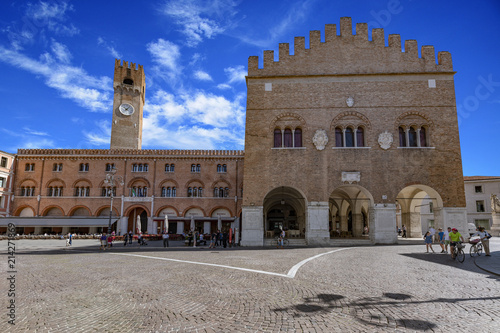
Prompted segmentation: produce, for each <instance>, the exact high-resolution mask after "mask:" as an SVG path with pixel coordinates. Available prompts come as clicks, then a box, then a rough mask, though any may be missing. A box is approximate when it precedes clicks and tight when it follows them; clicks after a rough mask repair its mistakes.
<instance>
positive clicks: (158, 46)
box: [147, 38, 182, 80]
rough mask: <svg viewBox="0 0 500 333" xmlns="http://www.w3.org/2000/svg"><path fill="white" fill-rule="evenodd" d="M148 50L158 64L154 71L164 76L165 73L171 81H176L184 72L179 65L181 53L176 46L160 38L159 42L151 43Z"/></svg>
mask: <svg viewBox="0 0 500 333" xmlns="http://www.w3.org/2000/svg"><path fill="white" fill-rule="evenodd" d="M147 50H148V52H149V53H150V54H151V56H152V57H153V61H154V62H155V63H156V64H157V67H156V68H153V71H154V72H156V73H157V74H158V75H160V76H162V74H163V73H164V74H165V75H166V76H167V77H168V78H169V79H171V80H175V79H176V78H177V77H178V75H179V74H180V73H181V72H182V67H181V65H180V64H179V59H180V56H181V52H180V50H179V46H177V45H176V44H174V43H172V42H169V41H167V40H164V39H162V38H159V39H158V41H157V42H151V43H149V44H148V45H147Z"/></svg>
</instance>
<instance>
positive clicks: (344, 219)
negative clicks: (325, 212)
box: [339, 212, 348, 232]
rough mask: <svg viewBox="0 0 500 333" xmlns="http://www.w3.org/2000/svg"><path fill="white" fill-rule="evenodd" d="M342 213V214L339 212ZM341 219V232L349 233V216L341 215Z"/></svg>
mask: <svg viewBox="0 0 500 333" xmlns="http://www.w3.org/2000/svg"><path fill="white" fill-rule="evenodd" d="M339 213H340V212H339ZM339 218H340V232H342V231H347V228H348V226H347V216H346V215H341V214H339Z"/></svg>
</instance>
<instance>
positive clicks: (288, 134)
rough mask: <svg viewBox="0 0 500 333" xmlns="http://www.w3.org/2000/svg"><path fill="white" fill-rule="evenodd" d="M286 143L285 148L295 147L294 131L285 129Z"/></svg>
mask: <svg viewBox="0 0 500 333" xmlns="http://www.w3.org/2000/svg"><path fill="white" fill-rule="evenodd" d="M284 141H285V142H284V147H293V138H292V130H291V129H289V128H286V129H285V134H284Z"/></svg>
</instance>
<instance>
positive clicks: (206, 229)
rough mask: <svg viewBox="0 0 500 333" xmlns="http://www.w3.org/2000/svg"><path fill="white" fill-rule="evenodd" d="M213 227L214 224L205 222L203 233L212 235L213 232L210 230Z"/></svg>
mask: <svg viewBox="0 0 500 333" xmlns="http://www.w3.org/2000/svg"><path fill="white" fill-rule="evenodd" d="M211 225H212V224H211V223H210V222H203V232H204V233H206V234H209V233H211V232H212V230H210V227H211Z"/></svg>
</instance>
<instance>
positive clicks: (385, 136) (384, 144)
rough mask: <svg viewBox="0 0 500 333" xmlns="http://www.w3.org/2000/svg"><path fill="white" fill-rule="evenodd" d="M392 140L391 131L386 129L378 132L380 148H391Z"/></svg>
mask: <svg viewBox="0 0 500 333" xmlns="http://www.w3.org/2000/svg"><path fill="white" fill-rule="evenodd" d="M393 141H394V139H393V138H392V133H389V132H387V131H385V132H384V133H380V135H379V136H378V144H379V145H380V148H382V149H385V150H387V149H389V148H391V145H392V142H393Z"/></svg>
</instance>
